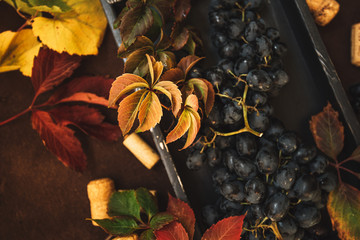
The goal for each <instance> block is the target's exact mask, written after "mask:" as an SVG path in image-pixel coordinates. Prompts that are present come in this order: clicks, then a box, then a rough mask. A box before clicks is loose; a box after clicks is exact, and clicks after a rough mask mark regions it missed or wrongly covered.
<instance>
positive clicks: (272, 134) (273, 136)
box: [264, 118, 285, 141]
mask: <svg viewBox="0 0 360 240" xmlns="http://www.w3.org/2000/svg"><path fill="white" fill-rule="evenodd" d="M284 131H285V127H284V124H283V123H282V122H281V121H280V120H279V119H276V118H272V119H271V120H270V126H269V128H268V129H267V130H266V131H265V132H264V137H265V138H267V139H270V140H272V141H277V139H278V138H279V137H280V136H281V135H282V134H283V133H284Z"/></svg>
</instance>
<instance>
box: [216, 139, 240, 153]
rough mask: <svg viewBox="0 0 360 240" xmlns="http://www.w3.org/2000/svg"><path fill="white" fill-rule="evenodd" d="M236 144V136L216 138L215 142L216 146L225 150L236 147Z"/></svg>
mask: <svg viewBox="0 0 360 240" xmlns="http://www.w3.org/2000/svg"><path fill="white" fill-rule="evenodd" d="M235 142H236V137H235V136H230V137H223V136H218V137H216V140H215V146H216V147H218V148H220V149H221V150H223V149H226V148H231V147H233V146H235Z"/></svg>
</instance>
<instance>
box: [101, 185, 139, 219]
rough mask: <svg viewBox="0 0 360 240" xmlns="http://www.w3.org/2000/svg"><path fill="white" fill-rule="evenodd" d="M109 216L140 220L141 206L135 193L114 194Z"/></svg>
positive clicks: (109, 204) (109, 205)
mask: <svg viewBox="0 0 360 240" xmlns="http://www.w3.org/2000/svg"><path fill="white" fill-rule="evenodd" d="M108 214H109V216H111V217H116V216H118V217H119V216H129V217H134V218H136V219H138V220H140V204H139V203H138V201H137V200H136V193H135V191H134V190H125V191H121V192H114V193H113V194H112V195H111V197H110V200H109V203H108Z"/></svg>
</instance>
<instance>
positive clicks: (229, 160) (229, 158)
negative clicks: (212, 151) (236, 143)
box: [222, 149, 239, 172]
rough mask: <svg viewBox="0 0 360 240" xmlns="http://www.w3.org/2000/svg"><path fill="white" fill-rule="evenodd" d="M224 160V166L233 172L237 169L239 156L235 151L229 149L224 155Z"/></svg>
mask: <svg viewBox="0 0 360 240" xmlns="http://www.w3.org/2000/svg"><path fill="white" fill-rule="evenodd" d="M222 159H223V163H224V165H225V166H226V167H227V168H228V169H229V171H230V172H232V171H234V169H235V162H237V160H238V159H239V155H238V154H237V152H236V151H235V150H234V149H227V150H225V151H224V153H223V154H222Z"/></svg>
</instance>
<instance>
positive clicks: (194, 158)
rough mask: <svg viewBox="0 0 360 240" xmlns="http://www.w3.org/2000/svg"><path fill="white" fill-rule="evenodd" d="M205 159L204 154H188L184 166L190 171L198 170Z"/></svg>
mask: <svg viewBox="0 0 360 240" xmlns="http://www.w3.org/2000/svg"><path fill="white" fill-rule="evenodd" d="M205 159H206V155H205V154H204V153H200V151H198V150H197V151H194V152H192V153H190V154H189V155H188V157H187V159H186V166H187V167H188V169H190V170H199V169H200V168H201V167H202V165H203V163H204V161H205Z"/></svg>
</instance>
